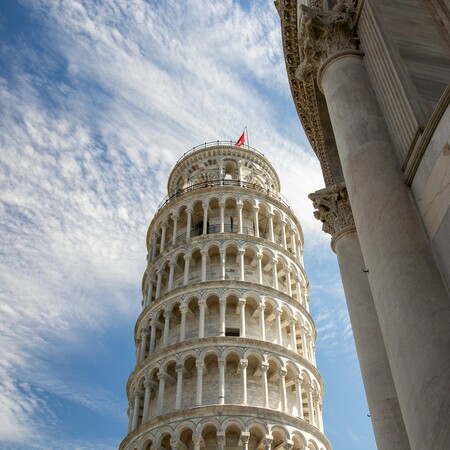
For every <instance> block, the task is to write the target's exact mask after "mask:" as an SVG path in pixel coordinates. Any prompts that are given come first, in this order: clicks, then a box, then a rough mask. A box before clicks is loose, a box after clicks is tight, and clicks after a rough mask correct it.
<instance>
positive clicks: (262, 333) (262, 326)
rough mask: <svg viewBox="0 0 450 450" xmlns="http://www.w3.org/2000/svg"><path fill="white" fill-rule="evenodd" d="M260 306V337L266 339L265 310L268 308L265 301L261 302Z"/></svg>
mask: <svg viewBox="0 0 450 450" xmlns="http://www.w3.org/2000/svg"><path fill="white" fill-rule="evenodd" d="M258 308H259V337H260V339H261V340H262V341H265V340H266V326H265V323H264V310H265V309H266V305H265V304H264V303H260V304H259V306H258Z"/></svg>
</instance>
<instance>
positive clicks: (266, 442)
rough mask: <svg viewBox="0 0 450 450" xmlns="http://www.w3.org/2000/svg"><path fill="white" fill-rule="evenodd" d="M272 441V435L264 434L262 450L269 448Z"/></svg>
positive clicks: (268, 449)
mask: <svg viewBox="0 0 450 450" xmlns="http://www.w3.org/2000/svg"><path fill="white" fill-rule="evenodd" d="M272 442H273V437H272V436H266V437H265V438H264V439H263V444H264V450H271V448H272Z"/></svg>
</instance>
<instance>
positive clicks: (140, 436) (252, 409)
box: [119, 405, 331, 450]
mask: <svg viewBox="0 0 450 450" xmlns="http://www.w3.org/2000/svg"><path fill="white" fill-rule="evenodd" d="M230 416H234V417H236V418H237V421H238V422H242V424H243V425H244V427H245V426H246V425H251V424H252V422H253V420H255V419H257V420H258V421H259V423H261V422H264V424H265V426H266V427H267V432H268V433H269V432H270V431H271V430H272V429H273V428H274V427H277V426H282V428H283V429H285V430H286V431H288V432H289V431H290V433H293V432H297V433H298V431H301V432H303V433H308V434H309V435H310V436H312V437H314V438H315V439H317V440H318V441H319V442H320V443H321V444H322V445H323V446H324V447H325V449H326V450H331V444H330V443H329V441H328V439H327V438H326V436H325V435H324V434H323V433H322V432H321V431H319V430H318V429H317V428H316V427H315V426H313V425H311V424H310V423H308V422H307V421H306V420H303V419H300V418H298V417H293V416H291V415H289V414H286V413H283V412H281V411H275V410H268V409H265V408H261V407H257V406H243V405H207V406H199V407H196V408H195V409H190V410H189V411H174V412H172V413H169V414H165V415H163V416H158V417H156V418H154V419H151V420H149V421H148V422H147V423H145V424H144V425H141V426H139V427H138V428H136V430H134V431H132V432H130V433H129V434H128V435H127V437H126V438H125V439H124V440H123V441H122V443H121V444H120V447H119V450H125V449H128V448H134V447H133V445H136V444H138V448H141V447H140V445H142V444H143V443H144V442H145V441H146V440H147V439H148V438H150V437H153V438H154V437H156V435H158V434H160V433H159V431H160V430H161V431H163V432H172V433H173V434H174V435H175V438H177V437H178V436H177V432H179V430H180V429H181V427H180V426H182V425H184V424H186V422H188V423H189V424H190V426H189V427H188V428H191V429H192V428H193V427H194V430H196V428H197V427H198V426H199V425H201V424H202V423H204V422H205V420H208V419H207V418H214V424H216V426H217V425H218V429H220V428H221V425H223V424H224V423H225V421H227V420H228V418H229V417H230ZM162 418H163V419H162ZM205 418H206V419H205ZM222 428H223V427H222ZM290 433H289V434H290ZM266 437H267V438H268V439H269V440H270V438H271V437H272V436H271V435H267V436H266ZM287 437H288V436H287Z"/></svg>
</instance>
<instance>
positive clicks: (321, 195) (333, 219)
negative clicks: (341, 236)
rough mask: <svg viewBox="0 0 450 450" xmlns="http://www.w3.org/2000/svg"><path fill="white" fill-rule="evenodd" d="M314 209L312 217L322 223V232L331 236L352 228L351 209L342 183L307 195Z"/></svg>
mask: <svg viewBox="0 0 450 450" xmlns="http://www.w3.org/2000/svg"><path fill="white" fill-rule="evenodd" d="M308 197H309V198H310V199H311V200H312V202H313V205H314V208H316V211H314V217H315V218H316V219H317V220H320V221H321V222H322V224H323V225H322V230H323V231H324V232H325V233H328V234H331V235H332V236H333V235H334V234H336V233H337V232H339V231H341V230H343V229H344V228H347V227H350V226H354V225H355V221H354V219H353V213H352V208H351V206H350V201H349V198H348V193H347V188H346V187H345V185H344V183H339V184H335V185H333V186H329V187H327V188H325V189H321V190H320V191H317V192H314V193H312V194H309V195H308Z"/></svg>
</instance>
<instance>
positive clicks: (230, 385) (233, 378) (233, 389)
mask: <svg viewBox="0 0 450 450" xmlns="http://www.w3.org/2000/svg"><path fill="white" fill-rule="evenodd" d="M239 362H240V358H239V355H238V354H237V352H230V353H228V354H227V356H226V358H225V365H226V367H225V403H226V404H230V403H236V401H237V400H238V399H241V391H242V385H241V368H240V366H239Z"/></svg>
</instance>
